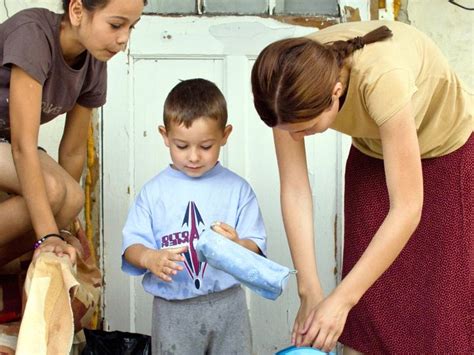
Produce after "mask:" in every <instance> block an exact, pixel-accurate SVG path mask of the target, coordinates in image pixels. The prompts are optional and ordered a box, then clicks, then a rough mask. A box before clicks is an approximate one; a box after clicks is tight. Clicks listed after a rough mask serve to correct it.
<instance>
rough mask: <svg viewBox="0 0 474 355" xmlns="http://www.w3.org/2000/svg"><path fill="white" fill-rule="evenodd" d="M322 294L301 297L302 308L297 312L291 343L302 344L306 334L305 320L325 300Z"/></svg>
mask: <svg viewBox="0 0 474 355" xmlns="http://www.w3.org/2000/svg"><path fill="white" fill-rule="evenodd" d="M323 298H324V296H323V295H322V294H313V295H311V296H309V295H308V296H306V297H301V301H300V308H299V310H298V313H297V314H296V318H295V322H294V324H293V331H292V332H291V344H293V345H297V346H301V344H302V342H303V336H304V332H303V330H304V325H305V321H306V320H307V319H308V317H309V316H310V315H311V314H312V311H313V310H314V309H315V308H316V306H317V305H318V304H319V303H320V302H321V301H322V300H323Z"/></svg>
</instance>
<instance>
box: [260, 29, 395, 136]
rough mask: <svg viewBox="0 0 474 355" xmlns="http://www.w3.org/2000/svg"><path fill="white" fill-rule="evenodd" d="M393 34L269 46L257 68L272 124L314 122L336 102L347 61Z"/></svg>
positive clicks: (264, 112) (263, 113)
mask: <svg viewBox="0 0 474 355" xmlns="http://www.w3.org/2000/svg"><path fill="white" fill-rule="evenodd" d="M391 36H392V32H391V31H390V29H388V28H387V27H386V26H382V27H379V28H377V29H375V30H373V31H371V32H369V33H367V34H366V35H365V36H363V37H355V38H352V39H350V40H347V41H336V42H333V43H329V44H321V43H319V42H317V41H314V40H311V39H309V38H305V37H299V38H290V39H283V40H280V41H277V42H274V43H272V44H270V45H268V46H267V47H266V48H265V49H264V50H263V51H262V52H261V53H260V54H259V56H258V58H257V60H256V62H255V64H254V66H253V68H252V91H253V98H254V105H255V108H256V110H257V112H258V114H259V115H260V118H261V119H262V120H263V121H264V122H265V124H267V126H269V127H274V126H276V125H278V124H280V123H293V122H302V121H307V120H310V119H312V118H314V117H317V116H319V115H320V114H321V113H322V112H323V111H324V110H325V109H327V108H328V107H330V106H331V104H332V89H333V88H334V85H335V84H336V83H337V81H338V79H339V74H340V70H341V68H342V66H343V64H344V60H345V59H346V58H347V57H348V56H349V55H351V54H352V53H353V52H354V51H356V50H358V49H360V48H362V47H363V46H364V45H366V44H370V43H373V42H377V41H382V40H384V39H386V38H389V37H391Z"/></svg>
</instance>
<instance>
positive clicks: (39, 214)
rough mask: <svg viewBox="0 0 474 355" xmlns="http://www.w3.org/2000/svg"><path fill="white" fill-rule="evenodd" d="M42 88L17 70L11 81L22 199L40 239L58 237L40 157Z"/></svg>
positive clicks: (13, 143) (13, 135)
mask: <svg viewBox="0 0 474 355" xmlns="http://www.w3.org/2000/svg"><path fill="white" fill-rule="evenodd" d="M41 98H42V86H41V85H40V84H39V83H38V82H37V81H36V80H34V79H33V78H32V77H31V76H29V75H28V74H27V73H26V72H25V71H23V70H22V69H21V68H19V67H17V66H12V70H11V79H10V126H11V146H12V155H13V160H14V162H15V168H16V172H17V175H18V179H19V181H20V186H21V192H22V196H23V198H24V200H25V203H26V206H27V208H28V211H29V214H30V217H31V223H32V226H33V229H34V231H35V233H36V237H37V238H38V239H39V238H41V237H42V236H44V235H46V234H50V233H58V232H59V230H58V227H57V225H56V221H55V219H54V215H53V212H52V210H51V207H50V204H49V201H48V197H47V194H46V187H45V183H44V178H43V174H42V171H41V165H40V160H39V156H38V132H39V126H40V115H41Z"/></svg>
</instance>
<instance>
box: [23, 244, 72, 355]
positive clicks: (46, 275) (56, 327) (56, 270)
mask: <svg viewBox="0 0 474 355" xmlns="http://www.w3.org/2000/svg"><path fill="white" fill-rule="evenodd" d="M74 274H75V270H74V267H73V266H72V265H71V261H70V259H69V257H68V256H66V255H65V256H63V257H58V256H56V255H55V254H54V253H50V252H43V253H41V254H40V255H39V256H38V258H37V259H36V260H35V261H34V262H33V263H32V264H31V266H30V268H29V269H28V274H27V278H26V281H25V292H26V296H27V302H26V307H25V312H24V314H23V318H22V321H21V326H20V333H19V334H18V343H17V349H16V352H17V354H28V355H30V354H68V353H69V351H70V350H71V348H72V341H73V336H74V318H73V313H72V309H71V294H74V291H75V289H76V288H77V286H78V285H79V282H78V281H77V280H76V278H75V277H74Z"/></svg>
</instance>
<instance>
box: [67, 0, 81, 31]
mask: <svg viewBox="0 0 474 355" xmlns="http://www.w3.org/2000/svg"><path fill="white" fill-rule="evenodd" d="M83 14H84V7H83V6H82V0H71V1H70V2H69V21H71V25H73V26H79V25H80V24H81V20H82V16H83Z"/></svg>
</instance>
